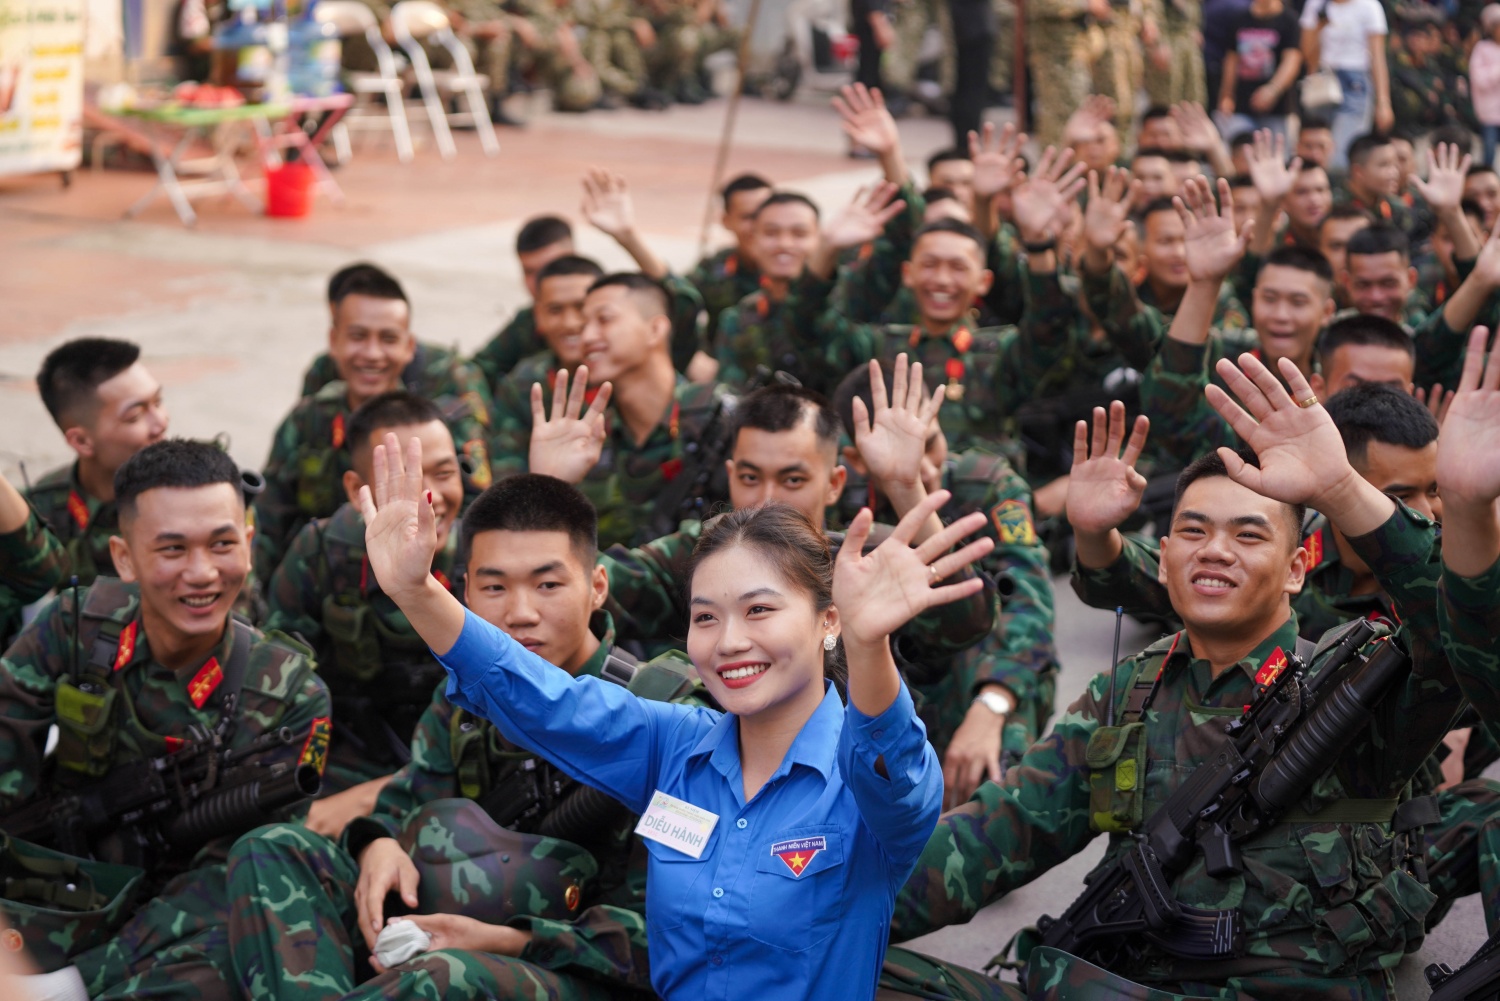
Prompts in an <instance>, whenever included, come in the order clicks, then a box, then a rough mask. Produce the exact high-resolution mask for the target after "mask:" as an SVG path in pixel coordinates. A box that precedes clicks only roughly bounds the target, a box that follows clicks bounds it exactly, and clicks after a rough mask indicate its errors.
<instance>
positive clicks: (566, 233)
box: [516, 215, 573, 254]
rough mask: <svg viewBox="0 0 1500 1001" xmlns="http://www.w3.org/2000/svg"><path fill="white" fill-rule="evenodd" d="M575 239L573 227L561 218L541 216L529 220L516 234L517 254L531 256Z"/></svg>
mask: <svg viewBox="0 0 1500 1001" xmlns="http://www.w3.org/2000/svg"><path fill="white" fill-rule="evenodd" d="M571 239H573V227H572V226H570V225H568V220H566V219H564V218H562V217H561V216H555V215H539V216H536V217H534V218H531V219H527V220H526V222H525V223H524V224H523V225H522V226H521V231H520V232H518V233H517V234H516V253H517V254H529V253H531V252H532V251H534V250H541V249H542V248H543V247H550V246H552V245H553V244H554V243H562V242H563V241H564V240H571Z"/></svg>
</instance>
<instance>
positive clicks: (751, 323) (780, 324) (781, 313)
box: [714, 289, 842, 396]
mask: <svg viewBox="0 0 1500 1001" xmlns="http://www.w3.org/2000/svg"><path fill="white" fill-rule="evenodd" d="M790 322H791V321H790V319H789V316H788V313H787V303H786V300H782V301H781V302H775V301H773V300H772V299H771V295H770V293H769V292H767V291H766V290H765V289H756V290H755V291H754V292H752V293H750V294H749V295H747V296H745V298H743V299H741V300H740V301H739V302H738V303H736V304H735V305H734V306H733V307H732V308H730V309H726V310H724V311H723V312H722V313H720V314H719V333H718V338H717V340H716V341H715V346H714V358H715V359H717V360H718V362H719V372H718V376H717V378H718V380H719V381H720V382H722V383H723V384H724V385H726V386H729V387H731V388H732V389H734V390H736V391H739V392H743V391H745V390H746V389H747V388H748V387H749V386H750V385H751V384H752V383H758V382H760V381H761V380H762V379H763V378H764V376H765V375H766V374H768V373H772V372H777V371H782V372H789V373H791V374H792V375H794V376H796V377H797V381H798V382H800V383H802V385H804V386H806V387H807V388H809V389H814V390H817V391H818V392H820V393H822V394H824V395H825V396H828V395H831V394H832V393H833V390H834V388H835V387H836V386H837V385H838V381H839V377H840V376H841V375H842V373H838V372H832V371H828V370H825V369H823V368H821V367H819V366H816V365H814V364H810V363H809V359H808V358H806V357H805V356H804V354H803V352H802V351H800V350H799V345H798V344H797V343H796V341H795V339H794V338H792V337H791V336H790V326H789V325H790Z"/></svg>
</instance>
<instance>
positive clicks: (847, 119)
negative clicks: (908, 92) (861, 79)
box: [833, 83, 901, 156]
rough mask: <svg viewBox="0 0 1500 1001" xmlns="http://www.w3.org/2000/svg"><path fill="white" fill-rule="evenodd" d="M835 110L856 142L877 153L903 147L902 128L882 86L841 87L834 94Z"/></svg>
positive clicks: (850, 137)
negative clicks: (887, 106)
mask: <svg viewBox="0 0 1500 1001" xmlns="http://www.w3.org/2000/svg"><path fill="white" fill-rule="evenodd" d="M833 110H834V111H837V112H838V113H839V118H840V120H841V122H842V125H843V128H844V134H845V135H846V136H848V137H849V141H850V142H852V143H854V144H855V145H857V146H863V147H864V148H865V149H867V150H869V151H870V152H871V153H874V154H876V155H877V156H881V155H889V154H891V153H893V152H895V151H896V150H897V149H898V148H899V147H900V145H901V132H900V130H898V129H897V128H896V119H895V118H894V117H893V116H892V115H891V113H890V112H889V111H888V110H886V106H885V98H884V97H883V96H881V93H880V89H879V88H875V89H873V90H872V89H870V88H868V87H866V86H865V85H864V84H862V83H856V84H851V85H848V86H845V87H841V88H839V92H838V93H837V94H835V95H834V97H833Z"/></svg>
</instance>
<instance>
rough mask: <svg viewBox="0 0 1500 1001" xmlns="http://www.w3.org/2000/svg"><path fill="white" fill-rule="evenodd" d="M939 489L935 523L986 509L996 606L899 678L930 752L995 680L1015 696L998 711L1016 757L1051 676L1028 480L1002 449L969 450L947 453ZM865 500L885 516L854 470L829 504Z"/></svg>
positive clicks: (1031, 737) (849, 514)
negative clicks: (989, 626) (983, 627)
mask: <svg viewBox="0 0 1500 1001" xmlns="http://www.w3.org/2000/svg"><path fill="white" fill-rule="evenodd" d="M943 489H944V490H948V491H951V492H952V494H953V497H952V498H951V499H950V500H949V501H948V503H947V504H946V505H944V507H943V509H942V510H941V511H939V512H938V517H939V518H941V519H942V520H943V523H944V524H951V523H952V522H954V521H956V520H957V519H959V518H962V517H963V516H964V515H967V514H970V513H972V512H974V511H982V512H984V513H985V514H987V515H988V516H989V520H988V521H987V522H986V523H985V528H984V532H983V533H982V534H984V535H988V536H989V537H990V538H991V539H992V540H993V541H994V543H995V548H994V549H992V550H990V553H989V555H988V556H986V557H985V558H984V559H983V560H982V561H981V563H980V566H981V568H982V569H983V570H984V572H985V573H986V574H988V575H989V577H990V578H991V579H992V580H994V581H995V582H996V584H997V587H998V589H999V593H1000V615H999V616H997V617H996V619H995V628H994V629H993V630H991V631H990V632H989V633H988V634H986V636H985V637H984V639H982V640H981V641H980V642H979V643H978V644H977V645H975V646H973V647H970V648H969V649H968V650H965V651H963V652H962V653H959V654H957V655H955V656H953V657H951V658H949V659H948V660H947V661H945V662H942V663H933V664H928V665H919V664H911V663H907V664H906V665H905V667H906V674H907V682H908V684H909V685H910V686H911V690H912V697H913V698H914V699H915V700H916V702H917V707H918V712H919V714H920V715H921V717H922V722H923V723H925V724H926V726H927V738H928V740H929V741H931V743H932V746H933V747H934V748H936V749H937V751H938V753H939V754H942V753H943V751H944V750H945V749H946V748H947V746H948V741H949V740H951V739H952V737H953V733H954V731H955V730H957V729H958V726H959V724H961V723H962V722H963V719H964V714H965V713H967V712H968V710H969V706H970V705H971V704H972V703H973V701H974V694H975V692H977V691H978V690H979V688H980V687H981V686H983V685H985V684H987V683H990V682H994V683H997V684H1001V685H1004V686H1005V687H1006V688H1008V689H1009V690H1010V691H1011V692H1013V693H1014V694H1015V696H1016V702H1017V705H1016V711H1015V712H1014V713H1012V714H1011V715H1010V717H1008V718H1007V720H1006V727H1005V738H1004V741H1005V749H1006V751H1007V752H1009V753H1011V754H1014V755H1015V756H1016V757H1017V758H1019V757H1020V755H1021V753H1022V752H1023V751H1025V750H1026V748H1027V747H1030V746H1031V744H1032V742H1033V741H1035V740H1036V739H1037V738H1038V737H1040V736H1041V735H1042V733H1043V732H1044V731H1045V730H1046V729H1047V721H1048V720H1049V719H1051V717H1052V707H1053V699H1054V695H1055V694H1056V682H1057V649H1056V647H1055V646H1054V645H1053V642H1052V634H1053V628H1054V626H1053V596H1052V576H1051V574H1050V572H1049V570H1048V563H1047V549H1046V547H1045V546H1044V545H1042V543H1041V541H1040V540H1039V539H1038V538H1037V533H1036V528H1035V526H1034V525H1033V523H1032V517H1031V507H1032V501H1031V488H1030V487H1029V486H1027V485H1026V481H1025V480H1023V479H1022V478H1021V477H1020V476H1019V475H1018V474H1017V473H1016V471H1015V470H1014V469H1012V468H1011V467H1010V463H1009V462H1007V461H1005V459H1003V458H1001V457H1000V456H998V455H991V454H989V453H988V452H979V451H974V452H963V453H960V454H958V455H954V456H951V457H950V458H949V459H948V462H947V463H945V464H944V466H943ZM872 502H873V504H874V511H875V518H876V520H877V521H882V522H886V523H888V524H894V523H895V521H896V518H895V511H894V510H893V509H892V508H891V506H890V503H889V502H888V501H887V500H886V499H885V498H884V497H879V498H877V497H875V496H874V494H873V491H872V490H871V489H870V488H869V486H868V484H867V483H866V482H865V481H864V479H863V477H860V478H859V479H858V481H857V482H856V481H855V480H854V479H853V478H851V482H850V483H849V484H848V485H847V486H846V487H845V489H844V493H843V496H842V497H841V498H840V503H839V513H840V515H841V516H842V517H843V518H844V519H845V520H846V521H847V520H850V519H852V518H853V517H854V516H855V515H856V514H858V513H859V509H860V507H862V506H864V505H865V504H867V503H872ZM934 668H936V670H934Z"/></svg>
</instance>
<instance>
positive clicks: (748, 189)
mask: <svg viewBox="0 0 1500 1001" xmlns="http://www.w3.org/2000/svg"><path fill="white" fill-rule="evenodd" d="M720 197H721V198H723V200H724V214H723V215H721V216H720V217H719V225H720V226H723V227H724V228H725V229H727V230H729V232H731V233H733V234H734V240H735V243H734V246H732V247H725V248H724V249H723V250H719V251H716V252H714V253H712V254H710V255H708V256H707V257H705V258H703V260H701V261H699V262H698V263H697V264H695V265H693V269H692V270H691V271H689V272H688V273H687V275H686V276H685V277H686V278H687V280H688V281H689V282H690V283H692V286H693V287H694V288H695V289H697V290H698V294H699V295H701V296H702V297H703V308H704V310H705V311H706V319H707V331H708V343H709V347H710V348H712V347H713V345H715V344H716V343H718V336H719V334H718V331H719V316H720V315H721V314H722V313H723V312H724V311H725V310H726V309H729V308H730V307H732V306H734V305H735V304H736V303H738V302H739V301H740V300H741V299H743V298H745V296H747V295H750V294H751V293H753V292H755V291H757V290H758V289H759V288H760V268H758V267H757V266H756V264H755V257H754V254H753V246H754V237H753V235H754V232H755V214H756V213H757V212H758V211H760V207H761V205H762V204H764V203H765V200H766V199H767V198H769V197H771V182H769V181H767V180H766V179H765V178H763V177H760V176H759V175H756V174H740V175H739V176H738V177H735V178H732V179H730V181H729V183H727V184H725V185H724V187H723V189H722V190H721V191H720Z"/></svg>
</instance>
